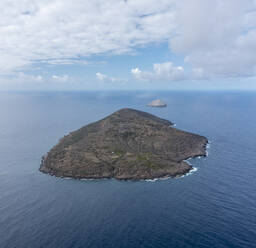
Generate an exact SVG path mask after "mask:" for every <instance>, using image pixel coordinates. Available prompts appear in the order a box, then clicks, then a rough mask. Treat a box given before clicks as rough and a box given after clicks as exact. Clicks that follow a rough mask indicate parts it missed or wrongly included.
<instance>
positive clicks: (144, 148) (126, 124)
mask: <svg viewBox="0 0 256 248" xmlns="http://www.w3.org/2000/svg"><path fill="white" fill-rule="evenodd" d="M172 125H173V124H172V123H171V122H170V121H167V120H164V119H161V118H158V117H156V116H153V115H151V114H148V113H146V112H142V111H138V110H133V109H121V110H119V111H117V112H115V113H113V114H112V115H110V116H108V117H106V118H104V119H102V120H100V121H97V122H95V123H92V124H89V125H87V126H85V127H82V128H80V129H79V130H77V131H74V132H72V133H70V134H69V135H67V136H65V137H64V138H62V139H61V140H60V141H59V143H58V144H57V145H56V146H54V147H53V148H52V149H51V150H50V151H49V152H48V153H47V154H46V155H45V156H44V157H43V158H42V161H41V165H40V169H39V170H40V171H41V172H43V173H47V174H50V175H54V176H57V177H65V178H66V177H67V178H76V179H103V178H115V179H119V180H141V179H143V180H148V179H151V180H153V179H155V178H165V177H179V176H182V175H185V174H187V173H188V172H189V171H191V169H193V167H192V166H191V165H189V164H188V163H187V162H186V161H185V160H186V159H188V158H192V157H198V156H206V145H207V143H208V140H207V139H206V138H205V137H203V136H200V135H197V134H192V133H188V132H184V131H181V130H179V129H176V128H174V127H172Z"/></svg>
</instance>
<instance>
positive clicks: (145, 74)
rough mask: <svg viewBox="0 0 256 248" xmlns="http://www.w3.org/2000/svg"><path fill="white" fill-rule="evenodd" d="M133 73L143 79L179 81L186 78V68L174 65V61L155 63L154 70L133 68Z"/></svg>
mask: <svg viewBox="0 0 256 248" xmlns="http://www.w3.org/2000/svg"><path fill="white" fill-rule="evenodd" d="M131 73H132V75H133V76H134V77H135V78H136V79H138V80H142V81H159V80H160V81H178V80H183V79H185V74H184V68H183V67H182V66H173V64H172V62H166V63H161V64H154V65H153V71H152V72H151V71H141V70H140V69H139V68H135V69H132V70H131Z"/></svg>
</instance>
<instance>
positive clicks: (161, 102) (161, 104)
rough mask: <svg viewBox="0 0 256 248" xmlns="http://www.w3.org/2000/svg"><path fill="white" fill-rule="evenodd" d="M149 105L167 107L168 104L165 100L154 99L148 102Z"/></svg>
mask: <svg viewBox="0 0 256 248" xmlns="http://www.w3.org/2000/svg"><path fill="white" fill-rule="evenodd" d="M147 105H148V106H149V107H160V108H161V107H166V106H167V104H166V103H165V102H163V101H161V100H160V99H157V100H153V101H152V102H150V103H148V104H147Z"/></svg>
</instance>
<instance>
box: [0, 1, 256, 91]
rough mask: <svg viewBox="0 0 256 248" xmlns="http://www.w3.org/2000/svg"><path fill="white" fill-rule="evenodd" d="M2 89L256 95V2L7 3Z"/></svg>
mask: <svg viewBox="0 0 256 248" xmlns="http://www.w3.org/2000/svg"><path fill="white" fill-rule="evenodd" d="M0 9H1V16H0V90H28V91H30V90H140V89H142V90H143V89H144V90H156V89H157V90H176V89H177V90H184V89H185V90H223V89H230V90H256V0H214V1H212V0H122V1H121V0H107V1H106V0H72V1H70V0H1V1H0Z"/></svg>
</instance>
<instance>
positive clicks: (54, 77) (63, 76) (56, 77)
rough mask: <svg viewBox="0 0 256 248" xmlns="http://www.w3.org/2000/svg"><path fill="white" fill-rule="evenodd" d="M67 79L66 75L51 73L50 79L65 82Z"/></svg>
mask: <svg viewBox="0 0 256 248" xmlns="http://www.w3.org/2000/svg"><path fill="white" fill-rule="evenodd" d="M69 79H70V78H69V76H68V75H60V76H58V75H52V80H53V81H57V82H67V81H68V80H69Z"/></svg>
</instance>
